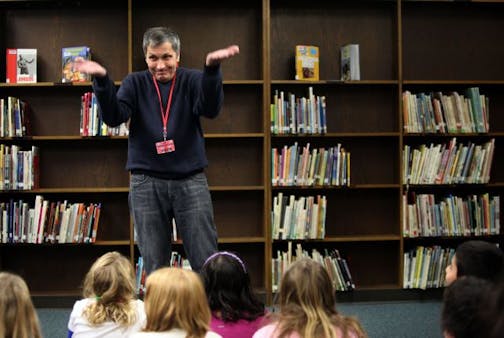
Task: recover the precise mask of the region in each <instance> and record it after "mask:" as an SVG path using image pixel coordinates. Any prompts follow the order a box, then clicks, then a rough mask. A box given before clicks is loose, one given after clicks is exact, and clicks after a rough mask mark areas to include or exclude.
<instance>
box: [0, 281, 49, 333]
mask: <svg viewBox="0 0 504 338" xmlns="http://www.w3.org/2000/svg"><path fill="white" fill-rule="evenodd" d="M0 285H1V288H0V337H16V338H40V337H42V334H41V331H40V326H39V320H38V317H37V313H36V311H35V308H34V307H33V303H32V300H31V296H30V291H29V290H28V286H27V285H26V283H25V281H24V280H23V279H22V278H21V277H19V276H18V275H15V274H12V273H9V272H0Z"/></svg>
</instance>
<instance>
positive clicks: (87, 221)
mask: <svg viewBox="0 0 504 338" xmlns="http://www.w3.org/2000/svg"><path fill="white" fill-rule="evenodd" d="M0 211H1V213H2V218H1V220H0V228H1V232H0V233H1V242H2V243H36V244H41V243H94V242H95V241H96V234H97V231H98V224H99V220H100V212H101V203H91V204H89V205H86V204H84V203H69V202H68V201H67V200H65V201H58V202H54V201H53V202H50V201H49V200H46V199H44V197H42V196H41V195H37V196H35V202H34V207H33V208H31V207H30V205H29V203H28V202H26V201H24V200H22V199H21V200H18V201H14V200H13V199H11V200H10V202H2V203H0Z"/></svg>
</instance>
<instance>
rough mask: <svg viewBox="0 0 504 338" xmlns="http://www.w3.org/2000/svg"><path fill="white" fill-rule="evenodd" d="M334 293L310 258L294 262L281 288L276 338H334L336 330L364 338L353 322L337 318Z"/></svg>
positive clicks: (318, 265)
mask: <svg viewBox="0 0 504 338" xmlns="http://www.w3.org/2000/svg"><path fill="white" fill-rule="evenodd" d="M334 292H335V290H334V288H333V285H332V282H331V279H330V277H329V275H328V273H327V271H326V270H325V268H324V267H323V266H322V265H321V264H320V263H317V262H315V261H313V260H312V259H309V258H302V259H300V260H298V261H296V262H294V263H293V264H292V265H291V266H290V267H289V269H287V271H286V272H285V274H284V275H283V277H282V281H281V284H280V293H279V305H280V312H279V314H278V315H276V320H277V323H278V326H277V327H278V328H277V333H278V337H288V336H289V335H290V334H291V333H292V332H297V333H299V334H300V335H301V336H302V337H314V338H315V337H324V338H336V337H338V336H339V333H338V331H339V330H341V333H342V334H343V337H347V336H349V335H350V334H353V335H355V336H357V337H366V335H365V333H364V332H363V330H360V329H361V328H360V326H359V325H357V324H358V323H357V324H355V323H354V320H353V319H352V318H350V317H343V316H340V315H339V314H338V312H337V311H336V298H335V294H334ZM338 329H339V330H338Z"/></svg>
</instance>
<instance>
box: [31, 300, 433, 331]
mask: <svg viewBox="0 0 504 338" xmlns="http://www.w3.org/2000/svg"><path fill="white" fill-rule="evenodd" d="M338 310H339V311H340V312H341V313H343V314H345V315H353V316H356V317H357V318H358V319H359V320H360V321H361V323H362V325H363V327H364V328H365V330H366V331H367V332H368V334H369V337H370V338H441V337H442V334H441V330H440V327H439V317H440V310H441V303H440V302H439V301H423V302H383V303H375V302H373V303H371V302H370V303H366V302H362V303H361V302H359V303H341V304H338ZM37 311H38V314H39V318H40V321H41V325H42V331H43V334H44V337H45V338H65V337H66V336H67V321H68V317H69V315H70V311H71V309H51V308H40V309H37Z"/></svg>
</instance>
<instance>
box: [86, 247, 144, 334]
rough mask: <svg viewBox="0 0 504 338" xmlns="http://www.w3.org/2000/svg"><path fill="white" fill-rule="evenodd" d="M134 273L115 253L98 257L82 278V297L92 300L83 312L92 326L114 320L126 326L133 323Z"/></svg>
mask: <svg viewBox="0 0 504 338" xmlns="http://www.w3.org/2000/svg"><path fill="white" fill-rule="evenodd" d="M135 283H136V281H135V271H134V270H133V265H132V264H131V262H130V261H129V260H128V259H127V258H126V257H125V256H123V255H122V254H120V253H119V252H117V251H113V252H108V253H106V254H104V255H103V256H101V257H100V258H98V259H97V260H96V261H95V262H94V264H93V265H92V266H91V268H90V269H89V271H88V273H87V275H86V278H85V279H84V292H83V294H84V297H86V298H94V299H95V300H96V302H94V303H92V304H91V305H90V306H89V307H88V308H86V310H85V311H84V316H85V317H86V318H87V319H88V320H89V322H90V323H92V324H100V323H103V322H105V321H109V320H111V321H114V322H116V323H118V324H122V325H129V324H132V323H133V322H134V321H135V319H136V318H135V311H134V308H133V306H132V305H131V304H130V303H131V300H133V299H134V298H135Z"/></svg>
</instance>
